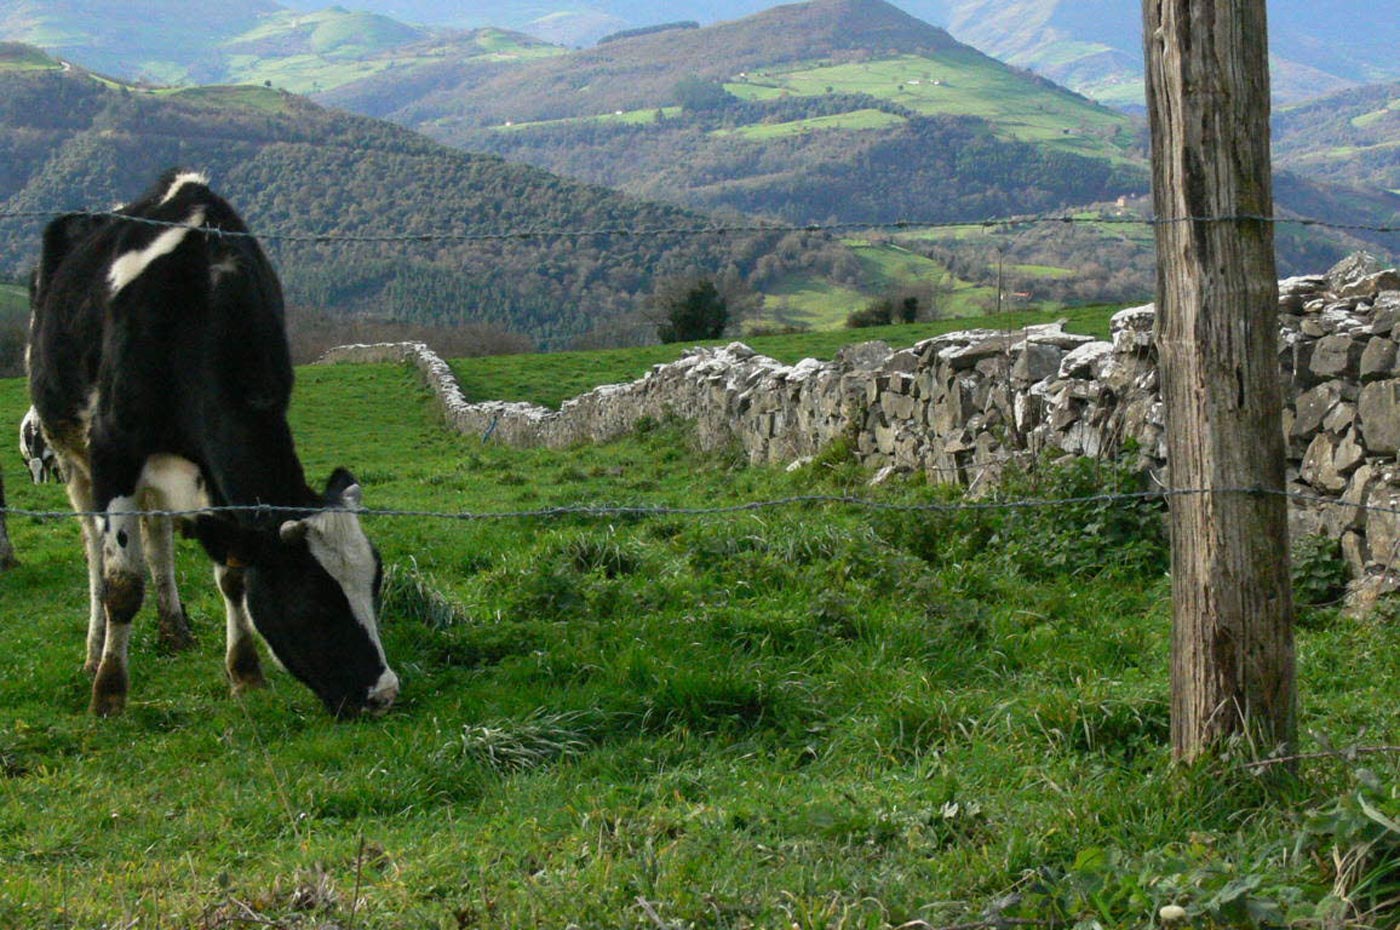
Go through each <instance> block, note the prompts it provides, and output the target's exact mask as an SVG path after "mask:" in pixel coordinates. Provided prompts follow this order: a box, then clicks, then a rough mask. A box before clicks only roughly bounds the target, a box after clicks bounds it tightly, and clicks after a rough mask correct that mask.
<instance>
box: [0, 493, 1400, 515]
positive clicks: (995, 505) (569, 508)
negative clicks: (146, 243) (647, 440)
mask: <svg viewBox="0 0 1400 930" xmlns="http://www.w3.org/2000/svg"><path fill="white" fill-rule="evenodd" d="M1215 495H1249V496H1261V497H1268V496H1276V497H1284V498H1286V499H1288V500H1290V501H1294V502H1298V503H1307V504H1319V505H1327V506H1337V507H1348V508H1353V509H1355V510H1359V511H1364V512H1372V513H1385V514H1390V515H1400V506H1395V507H1390V506H1381V505H1376V504H1362V503H1354V502H1352V501H1344V500H1341V499H1339V498H1330V497H1324V496H1322V495H1316V494H1308V493H1303V492H1298V491H1280V490H1272V489H1269V488H1262V487H1239V488H1157V489H1153V490H1146V491H1124V492H1106V493H1102V494H1085V495H1079V496H1073V497H1057V498H1017V499H1010V500H1001V499H985V500H970V501H969V500H963V501H922V502H900V501H884V500H877V499H874V498H870V497H860V496H856V495H851V494H795V495H790V496H788V497H777V498H770V499H766V500H757V501H744V502H740V503H736V504H716V505H712V506H708V507H682V506H672V505H667V504H564V505H558V506H553V507H534V508H528V509H523V510H500V511H470V510H462V511H449V510H425V509H401V508H374V507H368V508H353V509H351V508H343V507H326V508H319V509H318V508H311V507H305V506H300V507H294V506H284V505H274V504H228V505H222V506H211V507H200V508H191V509H185V510H161V509H142V510H119V511H117V510H113V511H107V510H84V511H78V510H32V509H27V508H23V507H8V506H7V507H0V514H3V515H4V516H6V517H28V518H32V519H36V520H57V519H66V518H74V517H80V518H93V519H100V518H106V517H169V518H178V519H188V518H192V517H201V516H217V515H220V514H249V513H251V514H255V515H260V516H267V517H273V516H278V515H285V516H298V517H301V516H306V515H307V514H312V513H354V514H356V515H357V516H360V517H366V518H376V517H389V518H414V519H432V520H449V521H455V522H485V521H497V520H500V521H504V520H536V519H555V518H565V517H591V518H599V519H603V518H610V517H630V518H652V517H706V516H726V515H732V514H742V513H753V512H757V511H763V510H778V509H782V508H787V507H800V506H842V507H850V508H857V509H863V510H873V511H886V512H896V513H960V512H971V511H991V510H1022V509H1041V508H1045V509H1049V508H1059V507H1079V506H1088V505H1096V504H1108V505H1114V504H1128V503H1142V502H1151V501H1166V500H1169V499H1171V498H1175V497H1193V496H1215Z"/></svg>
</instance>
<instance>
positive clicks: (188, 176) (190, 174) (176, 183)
mask: <svg viewBox="0 0 1400 930" xmlns="http://www.w3.org/2000/svg"><path fill="white" fill-rule="evenodd" d="M186 184H203V185H204V186H206V187H208V186H209V178H208V177H207V176H206V175H205V174H204V173H203V172H201V171H186V172H184V173H183V174H177V175H176V176H175V180H173V181H171V182H170V187H168V188H166V191H165V196H164V197H162V198H160V202H161V203H162V204H167V203H169V202H170V201H172V200H174V199H175V195H176V194H178V193H180V188H182V187H184V186H185V185H186Z"/></svg>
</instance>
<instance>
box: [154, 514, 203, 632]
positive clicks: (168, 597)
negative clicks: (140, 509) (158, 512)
mask: <svg viewBox="0 0 1400 930" xmlns="http://www.w3.org/2000/svg"><path fill="white" fill-rule="evenodd" d="M172 527H173V522H172V520H171V519H170V517H164V516H154V515H152V516H148V517H144V518H142V520H141V534H142V542H143V544H144V545H145V547H146V565H147V567H148V568H150V570H151V581H152V583H154V584H155V587H156V616H157V617H158V619H159V626H158V627H157V635H158V636H159V638H160V644H161V646H162V647H164V648H165V649H167V650H169V651H171V652H180V651H183V650H185V649H188V648H190V647H191V646H193V645H194V634H193V633H192V632H190V619H189V617H188V616H187V615H186V614H185V608H184V606H183V605H181V603H180V589H179V586H178V585H176V583H175V535H174V531H173V528H172Z"/></svg>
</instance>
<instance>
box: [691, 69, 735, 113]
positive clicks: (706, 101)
mask: <svg viewBox="0 0 1400 930" xmlns="http://www.w3.org/2000/svg"><path fill="white" fill-rule="evenodd" d="M738 99H739V98H737V97H735V96H734V95H733V94H731V93H730V92H729V91H727V90H725V89H724V85H723V84H721V83H720V82H719V81H707V80H706V79H704V78H702V77H697V76H695V75H693V74H691V75H687V76H686V77H683V78H681V79H680V80H679V81H677V82H676V102H677V103H679V104H680V105H681V109H683V110H720V109H723V108H724V107H726V106H728V105H729V104H731V103H733V102H734V101H736V100H738Z"/></svg>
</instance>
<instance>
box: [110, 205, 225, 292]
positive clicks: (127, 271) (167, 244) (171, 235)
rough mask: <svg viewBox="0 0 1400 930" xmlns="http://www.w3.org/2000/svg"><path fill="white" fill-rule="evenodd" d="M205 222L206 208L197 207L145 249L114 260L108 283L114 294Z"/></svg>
mask: <svg viewBox="0 0 1400 930" xmlns="http://www.w3.org/2000/svg"><path fill="white" fill-rule="evenodd" d="M203 222H204V208H203V207H197V208H195V210H193V211H192V212H191V213H190V215H189V217H188V218H187V219H186V220H185V222H184V225H181V226H171V227H170V228H168V229H166V230H165V231H163V232H162V233H161V234H160V235H159V236H156V238H155V239H154V241H152V242H151V244H150V245H148V246H146V247H145V248H144V249H136V250H134V251H131V252H127V253H126V254H124V255H121V256H120V257H118V258H117V260H116V261H114V262H112V267H111V269H110V270H109V271H108V272H107V283H108V285H110V286H111V289H112V296H113V297H115V296H117V295H118V294H119V293H121V290H122V288H124V287H126V286H127V285H128V284H130V283H131V282H132V281H135V280H136V279H137V278H138V277H140V275H141V272H143V271H145V270H146V268H147V267H148V266H149V265H150V264H151V262H153V261H155V260H156V259H158V258H160V257H161V256H162V255H169V254H170V253H171V252H173V251H175V249H176V248H177V247H178V246H179V245H180V243H181V242H183V241H184V240H185V236H187V235H189V232H190V230H191V229H194V228H196V227H198V226H200V225H201V224H202V223H203Z"/></svg>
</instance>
